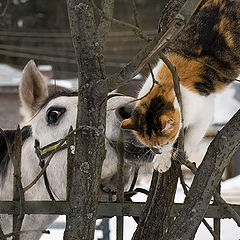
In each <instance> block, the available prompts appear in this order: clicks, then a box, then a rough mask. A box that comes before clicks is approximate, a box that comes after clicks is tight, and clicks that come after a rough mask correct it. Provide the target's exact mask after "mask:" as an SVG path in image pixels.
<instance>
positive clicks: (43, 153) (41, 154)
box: [34, 139, 67, 160]
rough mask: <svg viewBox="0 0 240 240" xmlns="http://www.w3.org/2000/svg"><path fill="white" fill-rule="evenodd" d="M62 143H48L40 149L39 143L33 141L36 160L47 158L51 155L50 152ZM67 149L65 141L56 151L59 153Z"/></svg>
mask: <svg viewBox="0 0 240 240" xmlns="http://www.w3.org/2000/svg"><path fill="white" fill-rule="evenodd" d="M61 141H62V139H60V140H58V141H56V142H53V143H50V144H48V145H46V146H44V147H42V148H40V143H39V141H38V140H35V146H34V147H35V153H36V154H37V156H38V158H40V159H42V160H43V159H45V158H47V157H48V156H50V155H51V153H52V152H54V151H55V150H56V148H57V147H58V146H59V145H60V142H61ZM65 148H67V141H65V142H64V143H63V144H62V145H61V147H60V148H59V149H58V151H61V150H63V149H65Z"/></svg>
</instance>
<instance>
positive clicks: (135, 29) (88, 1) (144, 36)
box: [86, 0, 150, 41]
mask: <svg viewBox="0 0 240 240" xmlns="http://www.w3.org/2000/svg"><path fill="white" fill-rule="evenodd" d="M86 2H87V4H88V5H89V6H91V7H92V8H93V9H94V10H95V11H96V12H97V13H98V14H99V15H100V16H101V17H103V18H105V19H107V20H108V21H110V22H112V23H115V24H118V25H121V26H123V27H126V28H128V29H130V30H132V31H133V32H134V33H135V35H136V36H138V37H140V38H142V39H144V40H145V41H150V39H149V37H148V36H147V35H146V34H144V33H143V31H142V29H140V28H138V27H136V26H134V25H132V24H130V23H126V22H122V21H119V20H117V19H115V18H112V17H109V16H107V15H105V14H104V12H103V11H102V10H101V9H100V8H98V7H97V6H96V5H95V3H94V2H93V1H92V0H86Z"/></svg>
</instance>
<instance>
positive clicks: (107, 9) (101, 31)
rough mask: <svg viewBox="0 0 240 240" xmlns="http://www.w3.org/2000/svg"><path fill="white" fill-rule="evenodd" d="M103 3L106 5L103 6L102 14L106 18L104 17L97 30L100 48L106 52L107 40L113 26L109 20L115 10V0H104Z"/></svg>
mask: <svg viewBox="0 0 240 240" xmlns="http://www.w3.org/2000/svg"><path fill="white" fill-rule="evenodd" d="M102 2H103V3H104V4H103V6H102V9H103V10H102V12H103V14H104V16H106V17H103V16H102V17H101V19H100V23H99V25H98V29H97V36H98V41H99V43H100V46H101V48H102V49H103V50H104V48H105V44H106V39H107V36H108V33H109V29H110V26H111V22H110V21H109V20H108V19H109V18H112V14H113V9H114V0H104V1H102Z"/></svg>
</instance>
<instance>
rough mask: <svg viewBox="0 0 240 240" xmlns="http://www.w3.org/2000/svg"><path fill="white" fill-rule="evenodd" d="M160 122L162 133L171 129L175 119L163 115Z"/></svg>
mask: <svg viewBox="0 0 240 240" xmlns="http://www.w3.org/2000/svg"><path fill="white" fill-rule="evenodd" d="M160 120H161V124H162V132H163V131H166V130H168V129H169V128H171V127H172V125H173V123H174V121H173V119H172V118H170V117H168V116H167V115H163V116H162V117H161V119H160Z"/></svg>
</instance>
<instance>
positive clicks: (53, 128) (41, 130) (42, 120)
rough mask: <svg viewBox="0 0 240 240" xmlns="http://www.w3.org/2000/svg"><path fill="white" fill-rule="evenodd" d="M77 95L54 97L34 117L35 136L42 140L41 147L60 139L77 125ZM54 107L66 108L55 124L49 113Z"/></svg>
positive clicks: (33, 128) (33, 130)
mask: <svg viewBox="0 0 240 240" xmlns="http://www.w3.org/2000/svg"><path fill="white" fill-rule="evenodd" d="M77 102H78V101H77V97H75V96H73V97H69V96H61V97H57V98H55V99H52V100H51V101H50V102H49V103H48V104H47V105H46V106H44V107H43V108H42V109H41V110H40V111H39V112H37V113H36V115H35V116H34V117H33V118H32V120H31V122H30V124H31V125H32V134H33V137H34V138H35V139H37V140H39V142H40V147H43V146H46V145H48V144H50V143H52V142H55V141H58V140H60V139H62V138H64V137H66V136H67V134H68V132H69V128H70V126H72V127H73V128H75V127H76V118H77ZM51 109H52V111H54V109H65V111H64V112H63V113H62V114H61V115H60V117H59V119H58V121H57V122H56V123H55V124H51V123H49V121H48V113H49V111H50V110H51Z"/></svg>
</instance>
